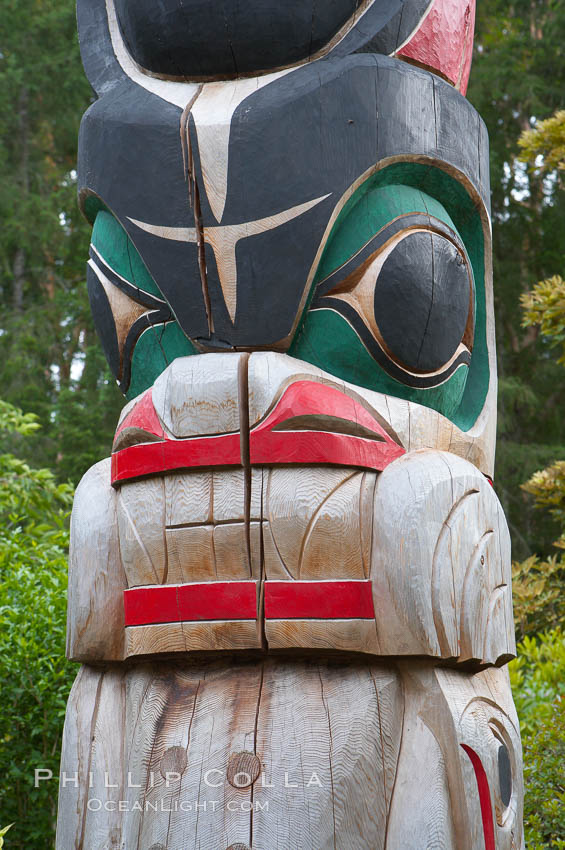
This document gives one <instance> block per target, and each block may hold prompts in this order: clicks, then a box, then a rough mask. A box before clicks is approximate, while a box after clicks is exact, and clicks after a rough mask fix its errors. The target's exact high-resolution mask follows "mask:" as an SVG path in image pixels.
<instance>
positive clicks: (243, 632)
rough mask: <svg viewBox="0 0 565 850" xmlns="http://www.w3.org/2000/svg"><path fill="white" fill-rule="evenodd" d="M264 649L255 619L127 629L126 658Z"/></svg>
mask: <svg viewBox="0 0 565 850" xmlns="http://www.w3.org/2000/svg"><path fill="white" fill-rule="evenodd" d="M260 646H261V640H260V637H258V634H257V623H256V621H255V620H230V621H225V622H221V621H212V622H202V623H195V622H190V623H188V622H182V623H165V624H163V623H159V624H157V625H150V626H128V627H127V628H126V630H125V657H126V658H130V657H135V656H138V655H161V654H165V655H166V654H168V653H171V654H176V653H187V652H207V651H215V650H221V651H224V650H235V649H258V648H259V647H260Z"/></svg>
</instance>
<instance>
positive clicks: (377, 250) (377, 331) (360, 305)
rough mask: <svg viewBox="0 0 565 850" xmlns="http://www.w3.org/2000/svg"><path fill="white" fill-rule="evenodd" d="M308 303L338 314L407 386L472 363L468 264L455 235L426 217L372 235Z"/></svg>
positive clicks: (426, 383) (398, 222)
mask: <svg viewBox="0 0 565 850" xmlns="http://www.w3.org/2000/svg"><path fill="white" fill-rule="evenodd" d="M407 225H410V226H407ZM312 307H313V309H316V308H320V307H325V308H331V309H333V310H336V311H337V312H339V313H341V314H342V315H343V316H344V317H345V318H346V319H347V321H348V322H349V323H350V324H351V325H352V326H353V328H354V329H355V331H356V332H357V333H358V335H359V336H360V337H361V339H362V340H363V342H364V343H365V345H366V347H367V348H368V349H369V351H370V352H371V354H372V355H373V357H374V358H375V359H376V360H377V361H378V362H379V363H380V365H381V366H383V368H384V369H385V370H386V371H387V372H388V373H389V374H390V375H392V377H394V378H396V379H397V380H400V381H402V383H405V384H408V385H410V386H415V387H430V386H435V385H437V384H439V383H442V382H443V381H445V380H446V379H447V378H448V377H449V375H451V374H452V373H453V372H454V371H455V369H456V368H457V367H458V366H460V365H461V364H466V365H468V364H469V362H470V359H471V351H472V347H473V334H474V283H473V273H472V271H471V265H470V263H469V260H468V258H467V254H466V252H465V248H464V246H463V244H462V243H461V240H460V239H459V237H458V236H457V234H456V233H455V232H454V231H453V230H451V229H450V228H449V227H447V226H446V225H445V224H443V222H439V221H435V220H433V219H431V218H430V217H428V216H422V215H410V216H404V217H401V218H400V219H397V220H396V222H394V223H393V224H392V225H389V227H387V228H385V229H384V230H383V231H381V232H380V233H379V234H377V236H376V237H374V239H373V240H371V242H370V243H368V245H366V246H365V247H364V248H363V249H362V250H361V251H360V252H358V254H357V255H356V256H355V257H352V258H351V260H349V261H348V262H347V263H345V264H344V265H343V266H342V267H341V268H339V269H337V270H336V271H335V272H334V273H333V274H332V275H330V277H329V278H327V279H326V280H325V281H322V283H321V284H319V286H318V296H317V298H316V299H315V301H314V303H313V305H312Z"/></svg>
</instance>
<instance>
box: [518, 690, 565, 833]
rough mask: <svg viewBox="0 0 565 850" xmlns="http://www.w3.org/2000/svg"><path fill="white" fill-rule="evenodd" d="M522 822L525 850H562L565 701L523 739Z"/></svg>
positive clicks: (564, 831) (564, 787) (563, 831)
mask: <svg viewBox="0 0 565 850" xmlns="http://www.w3.org/2000/svg"><path fill="white" fill-rule="evenodd" d="M523 746H524V781H525V787H526V799H525V806H524V821H525V834H526V846H527V847H528V850H547V848H548V847H551V848H556V850H564V848H565V780H564V776H563V764H564V763H565V699H564V698H563V697H561V699H559V700H557V701H556V702H555V704H554V705H553V706H552V711H551V714H550V716H549V718H548V720H547V721H546V722H544V723H543V724H542V725H541V726H540V727H539V729H538V730H537V732H536V734H534V735H526V736H524V741H523Z"/></svg>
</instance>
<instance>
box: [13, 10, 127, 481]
mask: <svg viewBox="0 0 565 850" xmlns="http://www.w3.org/2000/svg"><path fill="white" fill-rule="evenodd" d="M0 18H1V23H0V114H1V115H2V132H1V138H0V220H1V221H2V227H1V228H0V306H1V308H2V314H1V318H0V386H1V387H2V396H3V398H4V399H6V400H8V401H10V400H11V401H12V402H15V403H17V404H18V405H19V406H21V407H23V408H24V409H25V410H27V411H33V412H34V413H36V414H37V416H38V418H39V421H40V422H41V425H42V426H43V427H42V431H41V436H38V438H37V439H36V440H35V441H34V445H33V454H34V459H35V462H36V463H40V464H45V465H49V466H50V467H51V468H53V469H54V470H55V472H56V475H57V476H58V477H59V478H60V479H62V480H64V479H66V478H68V477H70V478H72V479H73V481H75V482H76V481H77V480H78V479H79V478H80V476H81V474H82V473H83V472H84V471H85V470H86V469H87V468H88V466H90V465H91V464H92V463H93V462H94V461H96V460H98V459H100V457H102V456H104V455H105V454H107V453H108V448H109V446H110V445H111V435H112V432H113V430H114V427H115V422H116V416H117V413H118V411H119V409H120V407H121V405H122V403H123V401H122V398H121V395H120V393H119V392H118V390H117V388H116V387H115V385H114V381H113V379H111V378H110V376H109V372H108V370H107V368H106V365H105V361H104V358H103V355H102V353H101V351H100V346H99V345H98V341H97V339H96V336H95V332H94V328H93V325H92V322H91V319H90V315H89V308H88V298H87V296H86V287H85V283H84V281H85V270H84V269H85V265H84V264H85V258H86V257H87V251H88V242H89V228H88V226H87V224H86V222H84V221H83V220H82V218H81V216H80V214H79V212H78V209H77V203H76V173H75V171H74V169H75V166H76V146H77V133H78V126H79V122H80V118H81V115H82V113H83V112H84V110H85V109H86V108H87V107H88V105H89V102H90V100H91V99H92V97H93V95H92V93H91V90H90V87H89V84H88V83H87V81H86V78H85V76H84V73H83V70H82V66H81V63H80V58H79V50H78V41H77V35H76V20H75V6H74V2H73V0H2V9H1V12H0ZM4 440H5V441H6V440H8V441H9V440H10V437H9V436H8V435H4ZM24 450H25V451H27V448H26V449H24Z"/></svg>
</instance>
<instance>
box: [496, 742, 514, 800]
mask: <svg viewBox="0 0 565 850" xmlns="http://www.w3.org/2000/svg"><path fill="white" fill-rule="evenodd" d="M498 785H499V789H500V799H501V801H502V805H503V806H504V808H507V807H508V805H509V803H510V800H511V798H512V764H511V762H510V755H509V753H508V747H507V746H506V744H502V743H501V744H500V746H499V747H498Z"/></svg>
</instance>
